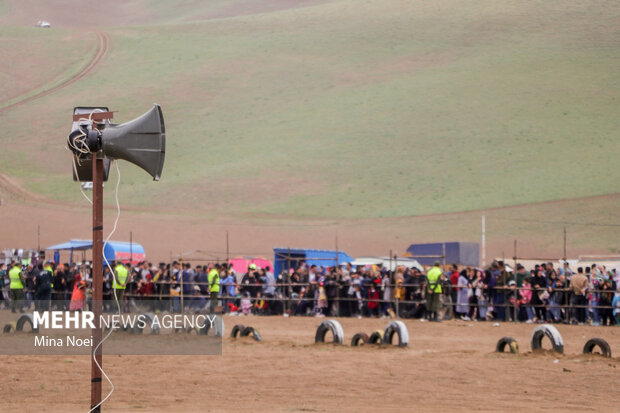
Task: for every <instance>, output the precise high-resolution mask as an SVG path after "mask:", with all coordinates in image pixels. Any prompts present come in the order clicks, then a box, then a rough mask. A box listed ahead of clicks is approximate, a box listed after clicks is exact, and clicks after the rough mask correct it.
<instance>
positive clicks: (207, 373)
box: [0, 316, 620, 412]
mask: <svg viewBox="0 0 620 413" xmlns="http://www.w3.org/2000/svg"><path fill="white" fill-rule="evenodd" d="M225 321H226V326H227V329H226V338H225V339H224V343H223V354H222V355H221V356H201V357H189V356H165V357H154V356H108V357H104V368H105V370H106V372H107V373H108V374H109V375H110V377H111V379H112V381H113V382H114V384H115V386H116V390H115V392H114V394H113V395H112V397H111V399H110V401H109V402H107V403H106V404H105V405H104V406H103V410H104V411H115V412H137V411H148V412H181V411H182V412H205V411H208V412H222V411H230V412H247V411H252V412H299V411H307V412H341V411H347V412H349V411H351V412H352V411H357V412H360V411H364V412H369V411H382V412H383V411H387V412H411V411H429V412H430V411H459V412H469V411H483V412H498V411H515V412H532V411H553V412H556V411H557V412H566V411H575V412H582V411H609V408H610V407H611V406H614V405H617V404H618V403H619V402H620V397H619V396H618V394H617V392H616V391H614V386H615V385H616V384H617V382H618V378H619V377H620V373H619V368H618V365H619V364H620V358H618V353H620V328H615V327H589V326H584V327H578V326H564V325H562V326H558V329H559V330H560V332H561V334H562V335H563V338H564V343H565V354H564V355H556V354H553V353H551V352H548V351H547V352H543V353H531V352H530V351H529V350H530V349H529V340H530V336H531V332H532V330H533V326H532V325H527V324H511V323H502V324H501V325H500V326H499V327H493V325H492V324H491V323H472V322H462V321H450V322H443V323H441V324H429V323H421V322H419V321H418V320H404V321H405V324H406V325H407V328H408V330H409V334H410V337H411V343H410V345H409V347H407V348H405V349H400V348H396V347H392V348H390V347H381V348H375V347H372V346H366V347H362V348H352V347H349V345H348V344H349V341H350V340H351V337H352V336H353V334H355V333H357V332H360V331H361V332H366V333H370V332H372V331H374V330H376V329H383V328H385V325H386V324H387V321H386V320H379V319H363V320H358V319H340V321H341V323H342V326H343V328H344V333H345V345H343V346H333V345H315V344H314V333H315V329H316V327H317V326H318V325H319V323H320V322H321V321H322V319H316V318H298V317H295V318H294V317H291V318H282V317H279V316H278V317H254V316H251V317H226V318H225ZM236 323H242V324H245V325H246V326H247V325H252V326H254V327H257V328H259V330H260V332H261V334H262V336H263V341H262V342H260V343H257V342H254V341H253V340H252V339H251V338H244V339H237V340H233V339H231V338H229V337H228V335H229V333H230V330H231V328H232V326H233V325H234V324H236ZM503 336H512V337H514V338H515V339H517V341H518V342H519V346H520V351H521V353H520V354H518V355H511V354H497V353H494V348H495V343H496V342H497V340H498V339H499V338H501V337H503ZM592 337H602V338H604V339H606V340H607V341H608V342H609V344H610V345H611V348H612V352H613V355H614V356H615V358H613V359H604V358H602V357H600V356H592V355H589V356H584V355H582V354H581V350H582V347H583V345H584V343H585V342H586V341H587V340H588V339H589V338H592ZM544 347H545V348H550V343H549V342H545V346H544ZM556 360H557V362H556ZM0 386H1V387H2V388H3V389H4V392H3V397H2V398H1V399H0V411H43V412H68V411H84V412H86V411H87V410H88V404H89V401H90V359H89V358H88V357H86V356H83V357H63V356H54V357H52V356H17V357H15V356H12V357H7V356H0ZM107 389H108V387H107V386H104V395H105V393H106V392H107Z"/></svg>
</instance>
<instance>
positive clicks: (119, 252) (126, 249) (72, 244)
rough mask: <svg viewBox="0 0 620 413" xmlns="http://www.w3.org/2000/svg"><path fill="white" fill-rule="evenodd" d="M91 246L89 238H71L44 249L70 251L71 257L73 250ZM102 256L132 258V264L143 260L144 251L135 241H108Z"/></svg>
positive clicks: (127, 259)
mask: <svg viewBox="0 0 620 413" xmlns="http://www.w3.org/2000/svg"><path fill="white" fill-rule="evenodd" d="M92 248H93V242H92V241H91V240H79V239H72V240H71V241H69V242H64V243H62V244H57V245H52V246H51V247H47V248H46V250H52V251H71V258H73V251H84V250H90V249H92ZM103 256H104V257H105V259H107V260H108V261H113V260H121V261H129V260H130V259H132V264H137V263H139V262H140V261H144V258H145V256H146V255H145V253H144V247H143V246H142V245H140V244H137V243H135V242H133V243H129V242H122V241H108V243H107V244H105V246H104V250H103Z"/></svg>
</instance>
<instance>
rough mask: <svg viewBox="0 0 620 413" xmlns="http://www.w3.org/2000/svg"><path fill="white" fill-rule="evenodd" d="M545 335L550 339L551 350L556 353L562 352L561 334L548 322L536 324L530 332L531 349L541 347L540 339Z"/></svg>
mask: <svg viewBox="0 0 620 413" xmlns="http://www.w3.org/2000/svg"><path fill="white" fill-rule="evenodd" d="M545 336H547V337H549V340H551V345H552V346H553V351H555V352H556V353H564V341H563V340H562V335H561V334H560V332H559V331H558V329H557V328H555V327H554V326H552V325H550V324H542V325H539V326H537V327H536V328H535V329H534V331H533V332H532V351H534V350H540V349H541V348H542V340H543V338H545Z"/></svg>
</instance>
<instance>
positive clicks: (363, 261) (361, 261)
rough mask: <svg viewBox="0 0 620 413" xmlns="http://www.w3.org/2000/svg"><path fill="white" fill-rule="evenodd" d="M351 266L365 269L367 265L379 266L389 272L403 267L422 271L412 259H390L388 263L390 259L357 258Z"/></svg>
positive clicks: (416, 261)
mask: <svg viewBox="0 0 620 413" xmlns="http://www.w3.org/2000/svg"><path fill="white" fill-rule="evenodd" d="M351 265H353V266H362V267H365V266H367V265H381V266H383V268H387V269H388V270H390V271H394V270H395V269H396V267H398V266H404V267H406V268H417V269H419V270H420V271H422V270H423V268H422V266H421V265H420V263H419V262H418V260H415V259H413V258H396V259H394V258H392V260H391V261H390V257H359V258H356V259H355V260H354V261H352V262H351Z"/></svg>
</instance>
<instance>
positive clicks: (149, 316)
mask: <svg viewBox="0 0 620 413" xmlns="http://www.w3.org/2000/svg"><path fill="white" fill-rule="evenodd" d="M140 315H141V316H142V318H144V319H146V325H147V326H148V328H149V329H150V330H151V334H159V325H155V326H153V319H154V318H155V315H154V314H151V313H145V314H140ZM143 330H144V329H143V328H140V327H139V326H138V323H136V324H135V325H134V327H133V328H132V329H131V334H142V333H143Z"/></svg>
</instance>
